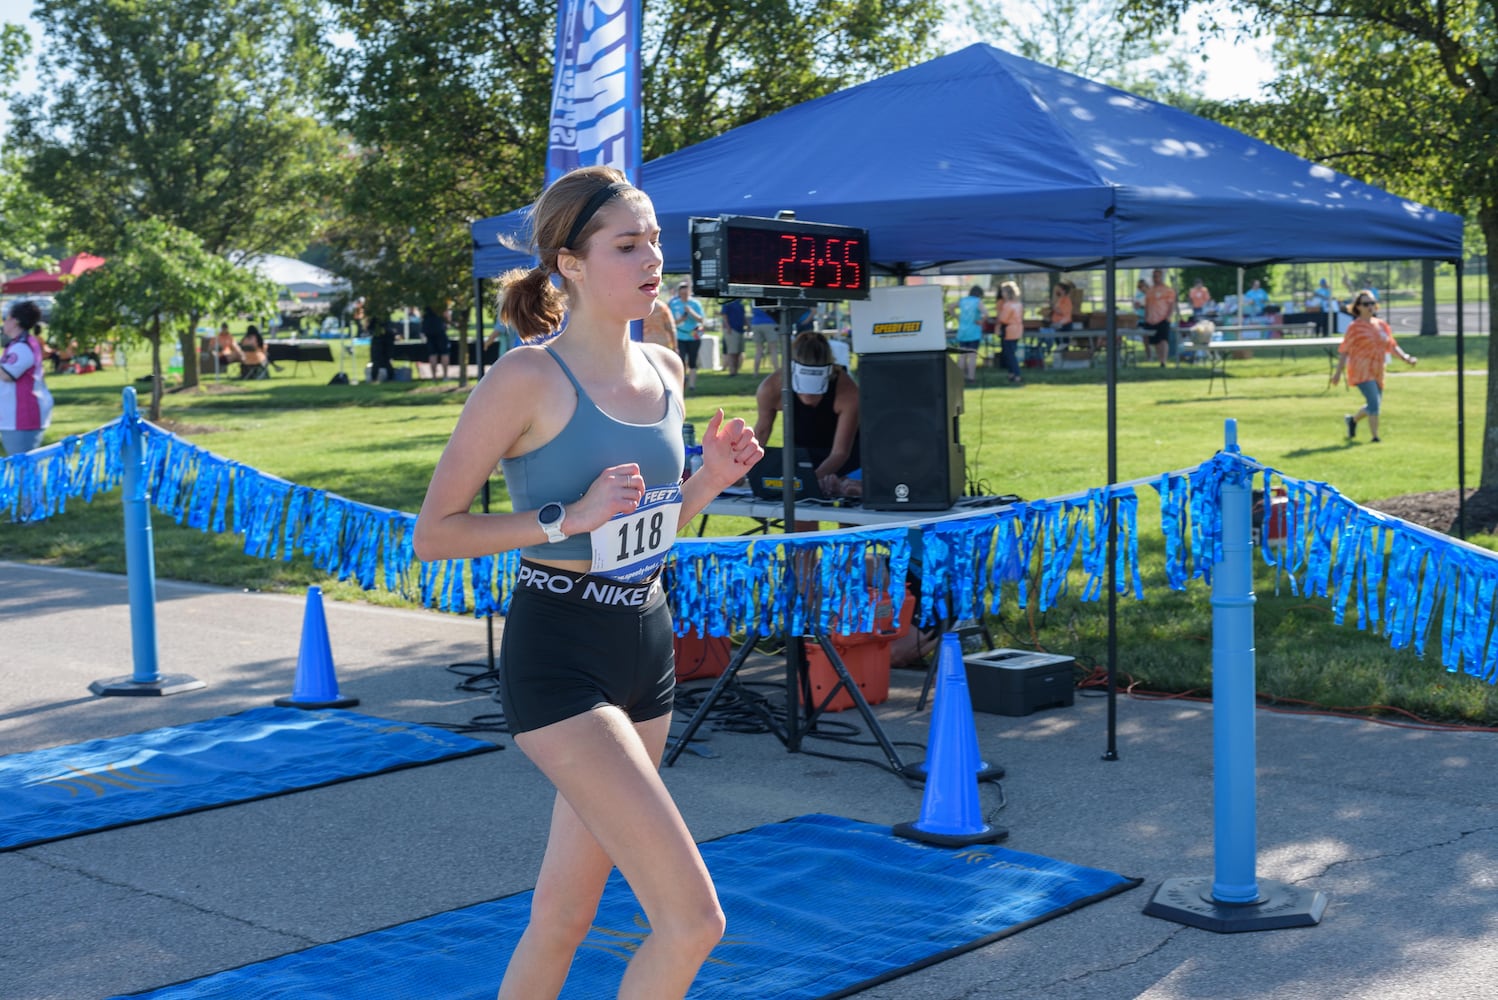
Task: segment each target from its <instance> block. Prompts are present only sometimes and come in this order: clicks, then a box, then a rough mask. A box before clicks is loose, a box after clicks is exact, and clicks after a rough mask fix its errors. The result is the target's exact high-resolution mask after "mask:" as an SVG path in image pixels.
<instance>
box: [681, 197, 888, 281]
mask: <svg viewBox="0 0 1498 1000" xmlns="http://www.w3.org/2000/svg"><path fill="white" fill-rule="evenodd" d="M691 235H692V290H693V291H694V292H696V293H697V294H699V295H708V296H718V297H724V298H739V297H750V298H758V299H786V300H792V301H803V302H833V301H846V300H849V299H866V298H868V297H869V231H868V230H867V229H854V228H853V227H851V226H829V225H824V224H823V223H819V222H798V221H796V220H795V219H792V218H779V219H762V218H757V217H755V216H749V215H721V216H719V217H718V218H716V219H692V220H691Z"/></svg>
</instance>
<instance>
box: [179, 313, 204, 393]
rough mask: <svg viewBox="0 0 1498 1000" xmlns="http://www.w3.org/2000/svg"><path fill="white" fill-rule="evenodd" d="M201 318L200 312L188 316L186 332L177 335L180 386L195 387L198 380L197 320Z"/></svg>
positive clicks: (185, 387)
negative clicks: (178, 341)
mask: <svg viewBox="0 0 1498 1000" xmlns="http://www.w3.org/2000/svg"><path fill="white" fill-rule="evenodd" d="M201 318H202V314H201V313H196V312H195V313H193V314H192V315H191V316H189V317H188V323H187V332H186V333H183V334H180V335H179V337H178V339H179V340H180V342H181V348H182V388H184V389H195V388H197V386H198V383H199V381H200V379H199V378H198V358H199V355H200V354H201V352H200V351H199V350H198V320H199V319H201Z"/></svg>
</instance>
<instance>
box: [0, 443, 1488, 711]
mask: <svg viewBox="0 0 1498 1000" xmlns="http://www.w3.org/2000/svg"><path fill="white" fill-rule="evenodd" d="M130 434H139V435H141V436H142V438H143V441H144V450H143V454H144V455H145V461H146V467H147V482H148V486H149V489H150V491H151V496H152V502H153V503H154V504H155V506H156V507H157V508H158V509H159V510H161V511H163V512H164V513H166V514H167V515H169V516H170V517H172V518H173V519H174V520H175V521H176V522H177V523H178V524H183V525H186V526H187V527H191V528H196V529H198V530H200V531H204V532H213V533H224V532H226V531H232V532H234V533H236V534H238V535H239V536H240V537H241V538H243V540H244V546H243V547H244V552H245V553H246V554H247V555H251V556H254V557H256V558H261V559H280V560H287V559H290V558H291V557H292V556H293V555H296V554H302V555H304V556H306V557H308V558H309V559H310V560H311V561H312V563H313V565H314V566H316V567H317V569H318V570H320V571H321V572H324V573H327V574H328V575H330V576H332V577H334V578H336V579H338V580H354V581H356V582H357V583H358V585H359V586H360V587H362V588H364V589H366V590H374V589H385V590H388V591H391V592H393V593H398V594H400V595H402V596H404V597H406V598H408V599H416V600H419V601H420V602H421V603H422V604H423V605H425V606H427V607H431V608H437V609H440V610H443V611H450V612H454V613H460V614H461V613H467V612H469V611H470V610H471V611H472V613H473V614H474V615H476V616H484V615H490V614H501V615H502V614H504V613H505V611H506V610H508V608H509V602H510V599H511V597H512V596H513V593H514V587H515V575H516V571H517V570H518V568H519V557H518V554H517V553H514V552H507V553H501V554H498V555H493V556H484V557H481V558H477V559H467V560H448V561H443V562H436V563H420V562H418V561H417V560H416V558H415V556H414V554H413V553H412V550H411V533H412V530H413V529H414V526H415V523H416V519H415V517H414V516H413V515H411V514H405V513H402V512H400V511H394V510H388V509H385V508H380V507H373V506H370V505H368V504H362V503H358V502H356V501H353V500H349V499H347V498H344V497H341V496H338V495H336V494H332V493H327V492H324V491H322V490H317V489H312V488H310V487H306V486H299V485H297V484H294V483H290V482H287V481H286V480H283V479H278V478H276V477H274V476H270V475H267V474H265V473H262V472H259V471H257V470H255V469H252V468H249V467H248V466H245V465H241V464H240V463H237V462H234V461H231V460H228V459H225V458H222V457H220V456H218V455H215V454H213V453H212V452H209V451H207V450H205V449H202V448H199V447H198V446H196V445H194V444H192V443H190V442H188V441H185V440H183V439H182V438H179V437H177V436H176V435H174V434H171V433H168V432H166V431H164V430H162V429H161V428H159V427H156V426H154V425H152V424H150V423H148V422H146V421H144V420H141V419H140V418H138V417H137V418H135V419H134V420H130V421H127V420H126V419H125V418H124V417H121V418H118V419H116V420H113V421H111V422H110V423H108V424H105V425H104V426H102V427H100V428H98V429H96V430H93V431H90V432H89V433H87V434H82V435H76V436H71V437H68V438H65V439H63V440H62V441H59V442H57V443H55V444H51V445H48V446H47V447H45V448H40V449H38V450H36V451H33V452H29V453H27V454H24V455H14V456H10V457H8V458H6V459H4V460H3V461H0V514H3V515H6V516H8V518H9V519H10V520H11V521H17V522H35V521H43V520H46V519H48V518H50V517H53V516H55V515H57V514H61V513H65V512H66V510H67V505H68V502H69V501H70V500H74V499H81V500H82V501H83V502H85V503H87V502H90V501H92V500H93V498H94V497H95V496H96V495H98V494H99V493H102V492H107V491H110V490H113V489H115V488H117V487H118V486H119V485H120V483H121V481H122V478H123V469H122V465H121V463H122V455H123V452H124V442H125V440H126V436H127V435H130ZM1256 478H1257V480H1258V482H1259V483H1260V485H1261V488H1262V494H1261V495H1262V496H1263V497H1271V496H1273V494H1274V493H1275V492H1276V490H1282V491H1283V493H1284V498H1285V503H1284V508H1283V509H1284V525H1285V532H1284V536H1283V538H1281V537H1279V536H1278V533H1276V535H1275V537H1274V538H1271V537H1270V532H1269V531H1268V530H1265V531H1262V532H1261V533H1260V543H1259V545H1260V553H1261V557H1262V559H1263V561H1264V563H1265V564H1266V565H1268V566H1271V567H1273V568H1274V570H1275V586H1276V588H1278V586H1279V585H1280V582H1281V581H1282V580H1283V581H1284V582H1285V583H1286V584H1287V585H1288V586H1289V588H1290V591H1291V593H1292V594H1296V595H1299V594H1306V595H1314V596H1319V597H1325V598H1327V599H1328V600H1329V601H1330V603H1331V605H1332V614H1333V618H1334V620H1335V621H1336V622H1337V623H1339V624H1343V623H1345V622H1346V619H1347V617H1348V611H1349V608H1350V609H1351V611H1352V612H1353V616H1354V619H1355V621H1356V623H1357V626H1358V627H1359V628H1360V629H1373V628H1378V629H1381V630H1382V632H1383V634H1384V635H1385V636H1386V637H1387V638H1388V640H1389V643H1390V645H1391V647H1393V648H1395V649H1405V648H1408V649H1411V650H1413V651H1414V652H1415V653H1416V654H1417V655H1420V656H1424V655H1425V651H1426V648H1427V646H1428V645H1429V641H1430V636H1431V631H1432V629H1433V628H1438V629H1439V646H1440V656H1441V663H1442V665H1443V666H1444V667H1445V668H1446V669H1447V670H1448V671H1451V672H1455V671H1458V670H1461V671H1464V672H1466V673H1468V674H1470V675H1472V676H1474V677H1479V678H1482V679H1483V680H1485V681H1487V682H1488V683H1490V684H1491V683H1498V628H1495V627H1494V619H1495V608H1498V557H1495V556H1494V554H1493V553H1490V552H1487V551H1485V550H1482V549H1479V548H1477V547H1475V546H1472V545H1468V544H1466V543H1465V542H1460V541H1457V540H1455V539H1452V538H1449V537H1447V536H1445V535H1441V534H1438V533H1435V532H1431V531H1427V530H1426V529H1423V528H1420V527H1418V526H1416V525H1411V524H1409V523H1407V522H1404V521H1400V520H1398V519H1397V518H1393V517H1389V516H1388V515H1385V514H1380V513H1378V512H1377V511H1373V510H1369V509H1368V508H1365V507H1361V506H1359V505H1357V504H1355V503H1353V502H1352V501H1350V500H1348V499H1347V498H1346V497H1344V496H1342V495H1341V494H1340V493H1338V492H1337V490H1336V489H1335V488H1334V487H1332V486H1330V485H1328V484H1326V483H1322V482H1317V481H1315V480H1304V479H1296V478H1293V477H1291V476H1287V475H1284V474H1283V473H1280V472H1277V471H1275V470H1274V469H1270V468H1267V467H1265V466H1262V465H1260V464H1259V463H1258V462H1256V461H1254V460H1253V459H1252V458H1249V457H1248V456H1245V455H1243V454H1241V453H1240V452H1239V451H1238V450H1236V449H1234V450H1232V451H1225V452H1220V453H1218V454H1217V455H1215V456H1213V457H1212V459H1211V460H1209V461H1207V462H1204V463H1202V464H1201V465H1199V466H1197V467H1196V468H1194V469H1188V470H1183V471H1180V472H1172V473H1166V474H1164V475H1161V476H1159V477H1158V478H1156V479H1155V480H1153V481H1151V482H1150V484H1149V485H1151V486H1153V488H1154V489H1155V491H1156V493H1157V494H1158V495H1159V501H1160V527H1161V532H1162V534H1163V536H1164V541H1165V553H1164V555H1165V580H1166V585H1167V586H1169V587H1170V588H1171V589H1175V590H1180V589H1184V588H1185V586H1186V585H1187V583H1188V582H1189V581H1190V580H1192V579H1198V578H1199V579H1202V580H1207V581H1210V579H1211V573H1212V566H1213V565H1214V564H1215V563H1216V562H1217V560H1218V559H1219V558H1221V547H1222V524H1221V505H1220V501H1221V487H1222V484H1223V483H1224V482H1232V483H1235V484H1242V483H1250V484H1251V483H1253V482H1254V480H1255V479H1256ZM1110 501H1111V504H1110ZM1110 509H1112V510H1116V511H1117V517H1118V525H1117V539H1118V549H1117V558H1116V560H1115V564H1114V566H1113V567H1112V571H1113V574H1114V576H1113V579H1114V583H1115V585H1116V587H1117V589H1118V591H1119V592H1120V593H1125V594H1132V595H1133V596H1134V598H1135V599H1143V597H1144V587H1143V584H1142V582H1141V576H1140V567H1139V534H1138V497H1137V496H1136V495H1135V493H1134V490H1133V488H1132V487H1131V486H1129V485H1114V486H1112V487H1105V488H1099V489H1094V490H1090V491H1088V492H1087V493H1085V494H1081V495H1077V496H1072V497H1065V498H1061V499H1052V500H1036V501H1032V502H1029V503H1019V504H1015V505H1013V506H1012V507H1009V508H1006V509H1004V510H1002V511H998V512H988V513H983V512H975V513H973V514H971V515H962V516H948V517H943V518H940V519H937V520H932V521H928V522H910V523H908V524H902V525H896V526H891V527H881V528H869V529H857V530H853V529H849V530H843V531H831V532H819V533H809V534H800V535H781V536H763V535H762V536H752V537H747V538H743V537H741V538H732V539H724V538H714V539H697V538H682V539H678V541H677V543H676V544H675V545H674V546H673V548H672V550H671V554H670V556H669V558H668V559H667V561H666V564H665V568H664V574H665V575H664V582H665V585H666V587H667V590H668V593H669V594H670V595H671V600H672V605H673V610H674V612H675V616H676V628H677V632H678V633H679V634H686V633H687V632H691V631H695V632H697V633H698V634H701V635H728V634H731V633H734V632H739V631H744V630H746V629H751V628H752V629H754V630H756V631H758V632H759V633H760V634H762V635H764V634H778V633H782V632H790V633H791V634H801V633H804V632H808V631H812V630H820V631H823V632H834V633H840V634H850V633H855V632H868V631H870V630H872V629H873V628H874V627H875V620H876V616H877V615H878V613H879V609H880V607H881V605H883V606H884V607H886V608H887V607H888V606H890V605H894V606H898V602H899V601H900V600H902V599H903V593H904V586H905V580H906V573H907V570H908V568H909V567H910V566H911V565H912V563H913V562H914V563H916V564H918V565H919V566H920V567H921V573H920V593H919V604H918V609H917V611H916V620H917V621H918V622H919V623H920V624H922V625H930V624H933V623H935V622H937V621H940V620H944V619H963V618H977V617H979V616H980V615H982V614H984V613H989V614H995V613H998V612H999V611H1000V610H1001V608H1002V602H1003V599H1004V591H1005V589H1006V588H1012V589H1013V592H1014V596H1015V600H1016V602H1017V604H1018V606H1019V607H1021V608H1025V607H1028V606H1029V604H1030V602H1031V601H1034V602H1036V605H1037V606H1038V607H1039V608H1040V610H1042V611H1044V610H1048V609H1050V608H1051V607H1053V606H1054V605H1055V603H1056V602H1057V601H1058V600H1059V599H1060V598H1062V597H1063V596H1065V595H1066V594H1067V593H1068V592H1069V590H1070V588H1071V586H1072V582H1073V573H1074V572H1076V573H1077V576H1076V579H1077V580H1078V581H1079V582H1080V590H1079V593H1078V596H1079V597H1080V598H1081V599H1082V600H1089V601H1090V600H1096V599H1097V598H1098V597H1099V596H1100V595H1101V593H1102V592H1103V590H1104V584H1105V583H1106V581H1107V576H1106V574H1107V572H1108V566H1107V537H1108V527H1109V526H1108V518H1109V511H1110ZM1271 509H1272V508H1271V507H1270V506H1268V505H1266V506H1265V507H1264V508H1263V510H1264V511H1265V513H1264V518H1265V519H1266V525H1265V527H1266V529H1267V519H1268V518H1269V516H1270V513H1269V512H1270V510H1271ZM917 553H919V555H917ZM786 579H791V580H794V581H796V582H795V584H794V585H793V586H784V585H782V581H783V580H786Z"/></svg>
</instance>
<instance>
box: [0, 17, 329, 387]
mask: <svg viewBox="0 0 1498 1000" xmlns="http://www.w3.org/2000/svg"><path fill="white" fill-rule="evenodd" d="M318 7H319V5H318V4H317V3H316V2H315V0H36V5H35V8H34V16H35V18H36V20H37V22H38V23H39V24H40V25H41V26H42V28H43V30H44V32H45V35H44V37H45V45H44V48H43V51H42V52H41V54H40V57H39V60H38V67H39V74H38V76H39V80H40V83H41V86H40V87H39V88H38V90H37V92H36V93H35V94H33V95H31V96H29V97H24V98H18V99H13V100H12V102H11V113H12V119H13V128H12V132H13V135H12V137H11V147H12V149H13V150H14V151H15V152H16V153H17V154H18V155H20V156H22V157H23V158H24V160H25V178H26V180H27V181H28V182H29V183H30V185H31V186H32V187H34V188H35V189H36V190H38V191H40V192H41V193H42V194H44V195H46V196H47V197H48V198H50V199H51V200H52V202H53V203H55V204H57V205H60V206H64V220H63V223H64V230H65V233H66V235H67V237H68V238H69V240H70V242H71V243H72V244H73V245H74V246H75V247H77V248H78V249H83V250H88V251H90V252H92V253H97V254H99V255H101V256H105V257H108V256H110V255H111V254H112V253H114V252H115V248H116V245H117V244H118V243H119V242H120V241H121V240H122V239H123V236H124V232H125V227H126V225H127V224H128V223H130V222H132V221H136V220H142V219H159V220H161V221H163V222H166V223H170V224H171V225H173V226H176V227H178V228H181V229H185V230H187V231H189V232H191V233H194V234H195V235H196V236H197V237H198V238H199V239H200V240H201V241H202V244H203V246H204V247H206V248H207V249H208V251H209V252H211V253H219V254H222V253H227V252H229V251H234V250H237V251H243V252H246V253H261V252H286V251H290V252H293V253H294V252H297V251H299V250H301V249H302V248H303V247H305V246H306V245H307V244H308V243H309V242H310V241H311V240H312V239H313V238H314V237H315V236H316V231H317V229H318V228H319V225H320V222H321V214H322V211H323V210H324V208H325V207H326V206H325V201H324V199H325V198H326V197H327V195H328V193H329V191H330V190H332V188H333V182H334V180H335V179H336V178H337V176H338V175H339V173H340V170H341V165H342V162H343V160H342V158H341V156H340V155H339V152H340V150H339V147H338V145H337V142H336V139H335V137H334V135H333V133H332V132H331V131H330V130H329V129H328V128H326V127H325V126H324V125H322V124H320V123H319V122H318V121H317V120H316V119H314V118H313V117H312V116H311V112H312V110H313V108H314V106H315V97H316V94H317V93H318V88H319V85H320V82H321V79H322V72H323V61H322V48H321V44H320V40H319V31H320V30H321V22H320V21H319V19H318V18H317V16H316V14H317V12H318ZM190 333H191V332H190V331H188V334H187V335H189V336H190ZM190 346H191V345H190V344H189V343H187V342H185V341H184V344H183V354H184V355H188V356H190V357H191V358H192V359H193V361H192V362H190V363H189V365H188V367H187V373H188V379H189V382H190V383H191V382H195V381H196V376H197V367H196V363H195V362H196V352H195V351H190V350H189V349H188V348H189V347H190Z"/></svg>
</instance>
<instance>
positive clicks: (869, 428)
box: [858, 351, 966, 510]
mask: <svg viewBox="0 0 1498 1000" xmlns="http://www.w3.org/2000/svg"><path fill="white" fill-rule="evenodd" d="M858 411H859V427H860V428H861V435H860V436H861V440H862V446H861V461H862V464H863V505H864V506H865V507H867V508H869V509H871V510H946V509H948V508H949V507H951V506H952V505H953V504H954V503H956V502H957V498H958V497H960V496H962V483H963V473H964V469H965V466H966V462H965V459H966V452H965V451H964V449H963V447H962V443H961V435H960V434H959V433H958V427H957V418H958V416H960V415H961V413H962V373H961V372H960V371H958V369H957V365H956V363H955V362H953V361H952V360H951V359H950V358H948V357H947V355H946V353H945V352H942V351H927V352H920V353H911V354H861V355H859V358H858Z"/></svg>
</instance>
